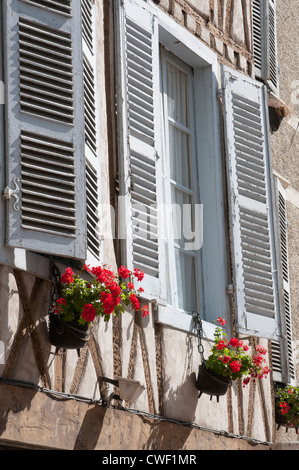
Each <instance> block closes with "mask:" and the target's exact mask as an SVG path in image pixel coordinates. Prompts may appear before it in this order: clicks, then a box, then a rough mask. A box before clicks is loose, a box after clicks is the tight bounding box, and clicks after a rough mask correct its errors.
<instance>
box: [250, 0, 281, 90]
mask: <svg viewBox="0 0 299 470" xmlns="http://www.w3.org/2000/svg"><path fill="white" fill-rule="evenodd" d="M252 28H253V30H252V35H253V55H254V66H255V75H256V77H257V78H260V79H262V80H263V81H264V82H265V83H266V84H267V85H268V86H269V87H270V88H271V89H272V91H274V92H275V93H276V94H278V62H277V39H276V0H253V1H252Z"/></svg>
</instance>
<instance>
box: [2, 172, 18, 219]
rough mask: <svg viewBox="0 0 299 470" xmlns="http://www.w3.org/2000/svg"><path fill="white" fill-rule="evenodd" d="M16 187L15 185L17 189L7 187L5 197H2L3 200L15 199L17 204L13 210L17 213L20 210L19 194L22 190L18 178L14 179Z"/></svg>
mask: <svg viewBox="0 0 299 470" xmlns="http://www.w3.org/2000/svg"><path fill="white" fill-rule="evenodd" d="M13 182H14V185H15V189H11V188H10V187H9V186H6V188H5V189H4V192H3V195H2V198H3V199H11V198H12V197H13V198H14V199H15V203H14V205H13V209H14V210H15V211H17V210H19V206H18V205H17V204H18V202H19V196H18V193H19V191H20V188H19V186H18V183H19V182H20V180H19V178H17V177H16V176H15V177H14V180H13Z"/></svg>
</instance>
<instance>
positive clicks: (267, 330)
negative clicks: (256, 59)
mask: <svg viewBox="0 0 299 470" xmlns="http://www.w3.org/2000/svg"><path fill="white" fill-rule="evenodd" d="M223 85H224V89H225V91H224V117H225V134H226V152H227V169H228V181H229V202H230V204H229V205H230V226H231V240H232V257H233V271H234V296H235V307H236V320H237V329H238V331H239V332H242V333H246V334H251V335H255V336H259V337H266V338H272V339H275V338H277V337H278V335H279V330H278V314H279V306H278V292H277V269H276V253H275V239H274V227H273V217H272V214H273V212H272V210H273V207H272V203H273V201H272V190H271V161H270V153H269V147H268V139H267V133H268V132H269V131H268V125H267V107H266V106H265V96H264V86H263V85H261V84H260V83H258V82H255V81H253V80H250V79H249V78H246V77H245V76H243V75H241V74H237V73H236V72H235V71H233V70H230V69H228V68H226V67H224V69H223Z"/></svg>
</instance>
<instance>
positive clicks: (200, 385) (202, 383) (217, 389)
mask: <svg viewBox="0 0 299 470" xmlns="http://www.w3.org/2000/svg"><path fill="white" fill-rule="evenodd" d="M193 320H194V324H195V327H196V330H197V336H198V351H199V354H200V356H201V364H200V366H199V368H198V375H197V379H196V382H195V384H196V388H197V389H198V390H199V392H200V393H199V395H198V398H200V397H201V396H202V394H203V393H205V394H207V395H210V397H211V398H210V399H211V400H212V398H213V396H215V397H216V398H217V402H218V401H219V397H220V396H223V395H225V394H226V392H227V390H228V387H230V386H231V384H232V380H231V378H230V377H224V376H223V375H218V374H216V373H215V372H214V371H212V370H211V369H208V368H207V367H206V361H205V359H204V348H203V345H202V341H201V339H202V321H201V319H200V316H199V314H198V313H197V312H196V313H193Z"/></svg>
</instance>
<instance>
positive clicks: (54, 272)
mask: <svg viewBox="0 0 299 470" xmlns="http://www.w3.org/2000/svg"><path fill="white" fill-rule="evenodd" d="M60 274H61V273H60V271H59V269H58V267H57V266H56V264H55V263H54V262H53V260H51V279H52V281H53V285H52V288H51V294H50V304H49V311H51V310H52V308H53V304H54V303H56V301H57V299H59V297H61V285H60Z"/></svg>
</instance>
